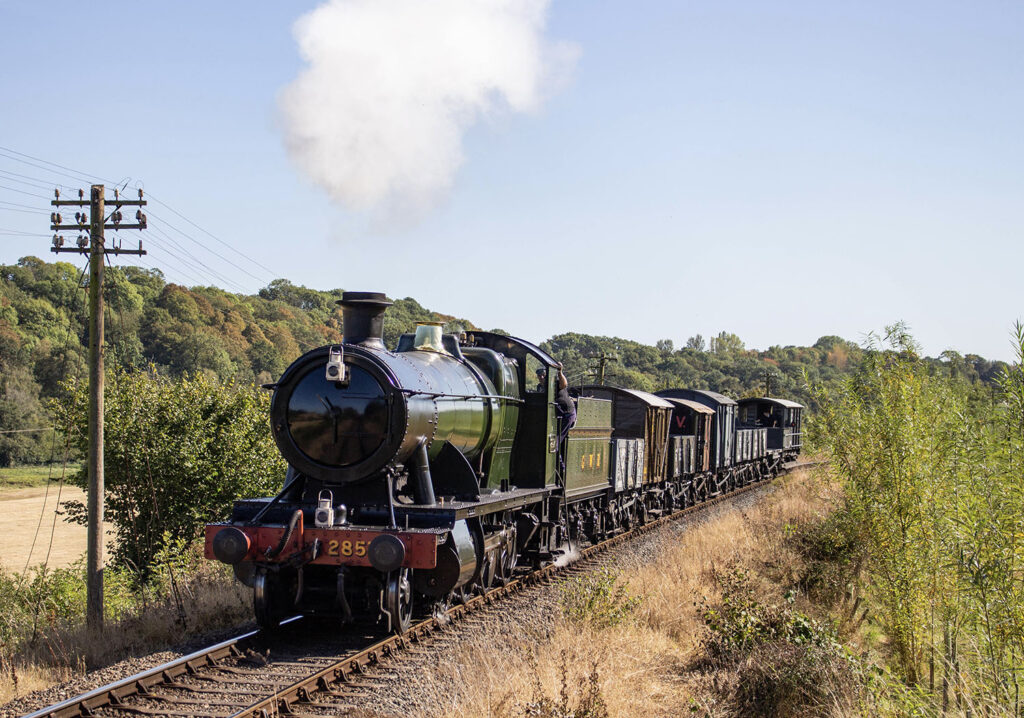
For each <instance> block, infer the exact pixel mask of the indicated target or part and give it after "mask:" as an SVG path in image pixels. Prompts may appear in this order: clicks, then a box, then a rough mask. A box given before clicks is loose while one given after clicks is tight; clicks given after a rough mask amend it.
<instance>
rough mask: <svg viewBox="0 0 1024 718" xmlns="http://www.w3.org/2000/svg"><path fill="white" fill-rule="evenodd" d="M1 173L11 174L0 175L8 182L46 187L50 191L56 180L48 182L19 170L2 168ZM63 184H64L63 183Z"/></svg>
mask: <svg viewBox="0 0 1024 718" xmlns="http://www.w3.org/2000/svg"><path fill="white" fill-rule="evenodd" d="M0 174H4V175H10V176H8V177H0V179H3V180H4V181H7V182H17V183H19V184H25V185H26V186H31V187H36V188H37V189H45V191H46V192H49V191H50V189H52V188H53V185H54V184H56V182H47V181H46V180H45V179H37V178H35V177H30V176H29V175H27V174H18V173H17V172H9V171H8V170H3V169H0ZM61 186H62V185H61Z"/></svg>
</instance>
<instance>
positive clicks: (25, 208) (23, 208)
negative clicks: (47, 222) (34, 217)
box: [0, 200, 49, 214]
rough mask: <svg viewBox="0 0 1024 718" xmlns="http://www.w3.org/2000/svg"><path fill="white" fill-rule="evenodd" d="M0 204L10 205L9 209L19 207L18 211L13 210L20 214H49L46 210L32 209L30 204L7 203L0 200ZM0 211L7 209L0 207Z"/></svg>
mask: <svg viewBox="0 0 1024 718" xmlns="http://www.w3.org/2000/svg"><path fill="white" fill-rule="evenodd" d="M0 204H5V205H10V206H11V207H19V208H20V210H15V211H21V212H26V211H27V212H35V213H37V214H49V212H48V211H47V210H45V209H39V208H38V207H33V206H32V205H30V204H19V203H17V202H7V201H5V200H0ZM0 209H7V207H0Z"/></svg>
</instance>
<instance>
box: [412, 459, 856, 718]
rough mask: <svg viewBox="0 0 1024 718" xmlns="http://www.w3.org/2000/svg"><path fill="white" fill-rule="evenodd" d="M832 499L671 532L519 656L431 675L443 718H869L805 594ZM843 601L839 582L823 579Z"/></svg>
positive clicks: (485, 653)
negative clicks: (814, 539)
mask: <svg viewBox="0 0 1024 718" xmlns="http://www.w3.org/2000/svg"><path fill="white" fill-rule="evenodd" d="M835 499H836V496H835V494H834V492H832V491H831V490H830V489H829V488H828V487H827V486H825V485H823V484H822V483H820V482H819V481H818V480H817V479H816V478H815V477H812V476H810V475H809V474H806V473H801V474H796V475H793V476H791V477H787V478H786V479H783V480H781V481H780V482H779V484H778V488H777V489H776V490H775V491H774V492H773V493H772V494H771V495H769V496H768V497H766V498H765V499H764V500H762V501H761V502H760V503H759V504H758V505H757V506H756V507H754V508H752V509H751V510H749V511H739V510H737V511H732V512H727V513H722V514H720V515H718V516H717V517H713V518H710V519H708V520H707V521H705V522H704V523H702V524H701V525H699V526H696V527H693V528H691V529H688V530H686V531H684V532H674V531H670V530H669V531H665V532H664V538H663V539H661V544H660V545H659V546H658V547H657V553H658V557H657V559H656V560H653V561H650V562H648V563H646V564H644V565H642V566H634V567H627V568H624V569H622V570H621V571H620V572H618V573H615V572H608V571H604V572H598V573H596V574H591V575H590V576H586V577H582V578H577V579H574V580H572V581H570V582H568V583H566V584H564V585H563V587H562V589H561V596H560V605H561V616H560V617H559V618H558V619H557V620H556V621H555V623H554V625H551V626H545V627H543V628H542V629H541V628H538V629H535V630H533V631H526V632H525V633H524V637H523V640H522V643H521V646H520V647H518V648H515V649H513V650H511V651H508V650H505V649H504V648H503V649H502V650H495V649H491V648H488V647H486V646H475V647H470V648H466V649H464V650H462V651H461V652H460V653H457V654H455V655H452V656H450V657H446V658H445V659H443V660H442V661H440V662H439V663H438V664H437V665H434V666H432V667H430V668H428V669H427V670H428V671H431V672H432V673H433V676H432V681H430V682H432V683H433V684H435V685H437V686H443V687H444V688H443V690H439V695H441V696H442V698H441V699H440V700H439V701H438V702H437V704H436V709H433V708H432V709H431V710H421V711H420V712H419V713H418V714H417V715H419V716H421V717H422V718H427V717H428V716H440V715H466V716H490V717H493V718H525V717H526V716H536V717H540V718H556V717H558V718H568V716H573V718H584V717H586V718H612V717H615V718H618V717H622V718H631V717H633V716H636V717H637V718H639V717H640V716H644V717H645V718H646V717H648V716H679V715H695V716H716V717H717V716H723V717H724V716H755V717H756V716H850V715H858V714H862V713H863V714H874V706H875V705H876V702H875V701H874V700H873V698H872V696H871V693H870V692H869V690H868V688H867V683H866V680H865V678H864V675H863V672H862V663H861V661H860V659H859V658H855V657H854V655H853V654H852V653H851V652H850V650H849V649H848V648H847V647H846V646H845V645H844V643H843V641H842V638H841V636H840V633H839V629H838V627H837V624H836V622H834V621H832V620H830V619H829V613H828V611H829V610H830V609H831V606H828V607H826V606H822V605H815V604H814V603H813V602H812V601H811V600H810V599H809V597H808V595H807V593H806V592H805V591H802V590H801V589H800V585H801V582H803V581H805V579H806V577H807V576H808V575H809V574H810V573H813V572H814V571H813V570H812V569H811V568H810V567H811V565H812V564H813V563H814V559H811V558H809V555H810V554H809V552H808V549H807V542H808V541H811V539H809V538H807V537H808V536H809V535H811V534H812V533H813V532H814V531H816V530H818V527H821V526H823V525H825V524H826V523H827V520H828V516H829V514H830V507H831V505H832V504H833V502H834V501H835ZM818 573H819V574H822V577H820V579H819V580H818V584H820V585H819V586H818V588H817V589H816V590H817V591H819V592H820V594H821V595H825V594H826V593H828V592H829V591H832V594H831V595H838V596H841V597H843V599H842V600H845V592H844V591H843V590H834V591H833V590H832V588H828V587H827V586H826V584H832V583H841V582H843V581H844V580H845V576H844V575H843V574H842V572H841V571H836V572H833V573H832V574H829V573H828V572H825V571H821V570H818Z"/></svg>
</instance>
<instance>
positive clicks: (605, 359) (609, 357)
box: [594, 352, 619, 386]
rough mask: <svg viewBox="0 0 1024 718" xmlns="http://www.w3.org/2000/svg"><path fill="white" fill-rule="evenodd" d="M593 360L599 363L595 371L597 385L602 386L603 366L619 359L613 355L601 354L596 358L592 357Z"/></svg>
mask: <svg viewBox="0 0 1024 718" xmlns="http://www.w3.org/2000/svg"><path fill="white" fill-rule="evenodd" d="M594 358H595V359H597V360H598V362H600V363H599V364H598V369H597V383H598V384H601V385H602V386H603V385H604V365H605V364H607V363H608V362H610V361H618V360H619V358H618V357H617V356H615V355H614V354H605V353H604V352H602V353H601V355H600V356H597V357H594Z"/></svg>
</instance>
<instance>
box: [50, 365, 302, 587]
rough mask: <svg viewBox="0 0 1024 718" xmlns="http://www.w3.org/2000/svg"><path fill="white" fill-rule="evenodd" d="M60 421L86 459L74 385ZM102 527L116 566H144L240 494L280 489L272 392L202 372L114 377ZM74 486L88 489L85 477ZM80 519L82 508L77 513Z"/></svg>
mask: <svg viewBox="0 0 1024 718" xmlns="http://www.w3.org/2000/svg"><path fill="white" fill-rule="evenodd" d="M68 394H69V395H68V399H67V400H66V401H64V402H61V403H58V404H57V406H56V413H57V416H58V421H59V422H60V424H61V425H62V426H66V427H67V428H68V429H67V430H68V434H69V436H70V437H71V439H72V441H73V442H74V443H75V444H76V445H77V447H78V449H79V450H80V451H81V452H82V453H83V454H84V453H86V449H87V442H88V431H87V420H86V416H87V412H86V408H87V392H86V387H85V386H84V384H83V383H81V382H77V383H72V384H71V386H70V387H69V390H68ZM105 403H106V431H105V444H106V452H105V456H104V464H105V474H106V479H105V482H106V483H105V487H106V520H107V521H111V522H113V524H114V528H115V531H116V534H117V541H116V542H115V544H114V553H113V557H114V560H115V562H116V563H118V564H121V565H128V566H134V567H137V568H139V569H145V568H146V567H147V566H149V564H150V563H151V561H153V559H154V558H155V557H156V556H157V555H158V553H159V552H160V551H161V549H162V548H164V547H166V546H167V542H168V540H171V541H183V540H184V541H188V540H191V539H193V538H194V537H196V536H197V535H198V532H199V531H200V528H201V527H202V525H203V524H204V523H206V522H208V521H212V520H219V519H222V518H224V517H225V516H226V515H227V514H228V513H229V511H230V508H231V503H232V501H233V500H234V499H236V498H237V497H239V496H263V495H266V494H269V493H273V492H274V491H276V490H277V489H278V488H279V486H280V484H281V481H282V479H283V477H284V471H285V466H284V462H283V461H282V459H281V457H280V455H279V454H278V452H277V448H276V446H275V445H274V442H273V440H272V438H271V434H270V427H269V423H268V422H269V419H268V415H269V395H268V393H267V392H265V391H262V390H260V389H257V388H255V387H253V386H251V385H239V384H234V383H227V384H222V383H220V382H218V381H217V380H216V379H213V378H210V377H208V376H207V375H205V374H198V375H196V376H194V377H189V376H185V377H182V378H180V379H172V378H169V377H163V376H159V375H156V374H153V373H143V372H134V373H127V372H123V371H113V372H111V373H110V375H109V377H108V381H107V387H106V394H105ZM73 482H74V483H76V484H78V485H80V486H82V487H83V488H84V487H85V486H86V476H85V472H84V471H81V472H79V473H78V474H76V475H75V476H74V478H73ZM71 511H72V514H73V515H75V516H77V517H78V518H79V519H84V515H83V514H84V507H82V506H81V505H75V506H72V507H71Z"/></svg>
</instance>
